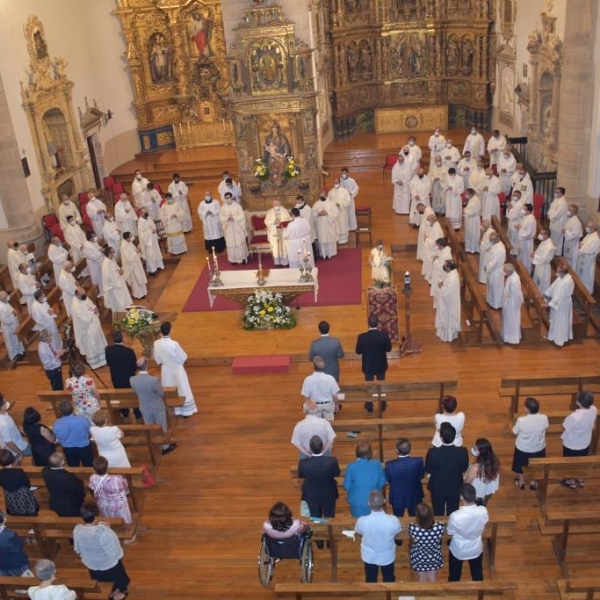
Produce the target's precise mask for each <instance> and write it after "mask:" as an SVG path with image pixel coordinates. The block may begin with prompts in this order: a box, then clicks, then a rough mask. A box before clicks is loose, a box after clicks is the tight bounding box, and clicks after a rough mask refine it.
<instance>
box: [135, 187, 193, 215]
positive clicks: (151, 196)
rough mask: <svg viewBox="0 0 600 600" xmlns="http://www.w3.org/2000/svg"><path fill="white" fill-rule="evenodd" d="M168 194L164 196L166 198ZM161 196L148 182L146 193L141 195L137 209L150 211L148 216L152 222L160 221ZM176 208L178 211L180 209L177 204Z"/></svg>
mask: <svg viewBox="0 0 600 600" xmlns="http://www.w3.org/2000/svg"><path fill="white" fill-rule="evenodd" d="M169 195H170V194H166V195H165V196H166V197H167V198H168V197H169ZM162 201H163V199H162V196H161V195H160V192H159V191H158V190H155V189H154V184H153V183H152V182H151V181H149V182H148V185H147V186H146V191H145V192H144V193H143V194H142V196H141V200H140V203H141V206H140V207H139V208H140V209H142V208H147V209H148V210H149V211H150V216H151V217H152V219H153V220H154V221H158V220H159V219H161V216H160V212H159V211H160V206H161V204H162ZM177 207H178V208H179V209H181V207H180V206H179V203H177ZM182 222H183V217H182Z"/></svg>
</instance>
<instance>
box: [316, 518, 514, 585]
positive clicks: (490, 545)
mask: <svg viewBox="0 0 600 600" xmlns="http://www.w3.org/2000/svg"><path fill="white" fill-rule="evenodd" d="M435 519H436V521H442V522H443V523H446V522H447V517H436V518H435ZM400 522H401V523H402V532H403V533H405V534H407V532H408V526H409V525H410V524H411V523H412V522H414V519H413V518H412V517H408V518H405V519H400ZM355 523H356V519H355V518H354V517H350V516H348V517H335V518H331V519H324V522H316V521H309V525H310V528H311V530H312V532H313V539H314V540H323V541H327V542H328V544H329V552H330V559H331V580H332V581H337V571H338V544H339V543H340V541H346V542H347V541H348V538H346V536H345V535H343V534H342V531H344V530H353V529H354V525H355ZM514 523H516V517H515V515H514V513H501V512H498V513H496V512H490V520H489V521H488V523H487V525H486V527H485V530H484V532H483V536H482V537H483V544H484V555H485V557H486V558H487V561H488V565H489V567H490V569H491V570H492V571H493V570H494V568H495V559H496V545H497V541H498V526H499V525H501V524H503V525H512V524H514ZM400 535H402V534H400ZM444 535H445V537H447V534H446V533H445V534H444ZM407 546H408V544H407ZM406 560H408V556H407V557H406Z"/></svg>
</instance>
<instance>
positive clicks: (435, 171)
mask: <svg viewBox="0 0 600 600" xmlns="http://www.w3.org/2000/svg"><path fill="white" fill-rule="evenodd" d="M427 175H428V176H429V181H431V207H432V208H433V210H434V212H436V213H437V214H438V215H443V214H444V213H445V212H446V199H445V193H444V182H445V180H446V177H448V169H447V168H446V167H445V166H444V164H443V163H442V157H441V156H436V157H435V159H434V161H433V162H432V163H430V165H429V173H428V174H427Z"/></svg>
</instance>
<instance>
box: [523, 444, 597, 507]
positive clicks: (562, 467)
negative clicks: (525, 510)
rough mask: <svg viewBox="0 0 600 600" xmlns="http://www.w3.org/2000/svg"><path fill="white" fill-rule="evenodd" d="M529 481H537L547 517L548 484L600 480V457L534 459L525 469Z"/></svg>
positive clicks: (539, 495)
mask: <svg viewBox="0 0 600 600" xmlns="http://www.w3.org/2000/svg"><path fill="white" fill-rule="evenodd" d="M525 473H526V475H527V478H528V479H530V480H531V479H533V480H535V481H537V491H536V495H537V499H538V502H539V504H540V509H541V511H542V514H543V515H544V516H546V511H547V505H546V500H547V496H548V484H550V483H552V484H556V483H560V481H561V479H565V478H569V479H571V478H579V479H586V480H589V479H594V480H597V479H600V456H598V455H593V456H573V457H567V458H564V457H562V456H560V457H559V456H557V457H553V458H532V459H530V460H529V466H528V467H525Z"/></svg>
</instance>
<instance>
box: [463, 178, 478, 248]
mask: <svg viewBox="0 0 600 600" xmlns="http://www.w3.org/2000/svg"><path fill="white" fill-rule="evenodd" d="M465 196H466V197H467V205H466V206H465V208H464V209H463V214H464V218H465V233H464V236H465V252H470V253H472V254H476V253H477V252H479V237H480V236H481V200H480V199H479V196H478V195H477V194H476V193H475V190H474V189H473V188H469V189H467V191H466V192H465Z"/></svg>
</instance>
